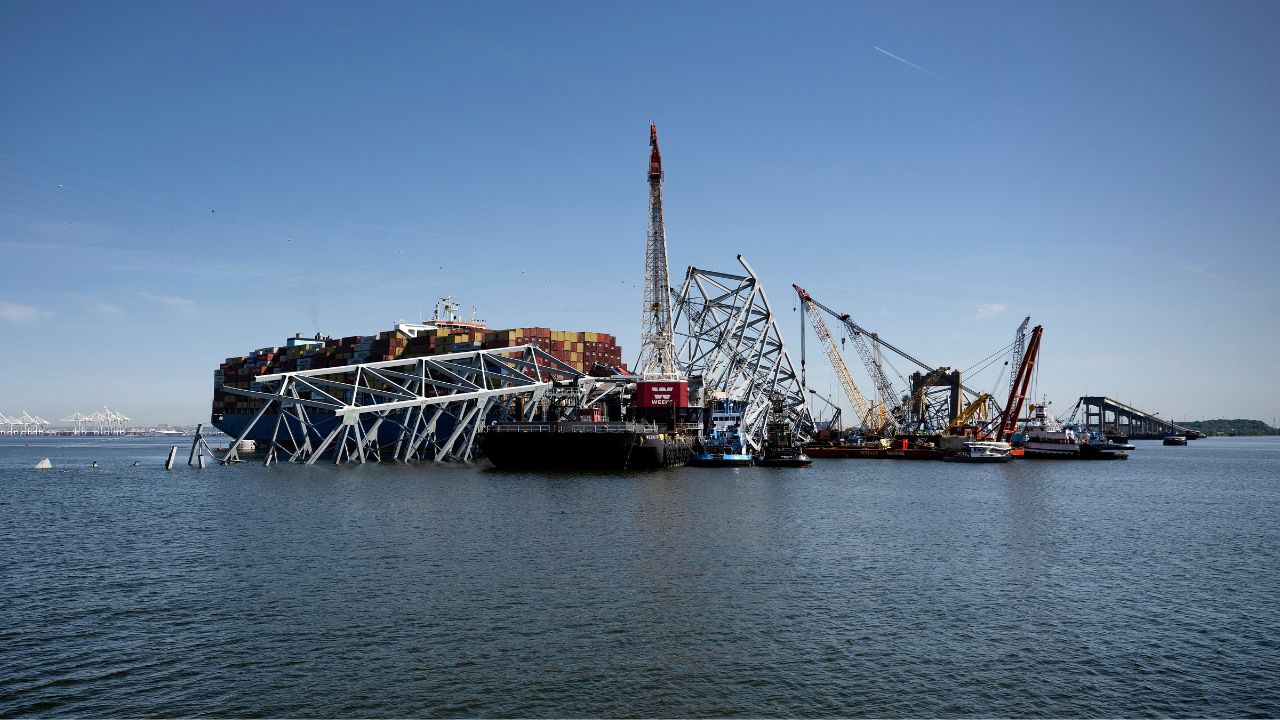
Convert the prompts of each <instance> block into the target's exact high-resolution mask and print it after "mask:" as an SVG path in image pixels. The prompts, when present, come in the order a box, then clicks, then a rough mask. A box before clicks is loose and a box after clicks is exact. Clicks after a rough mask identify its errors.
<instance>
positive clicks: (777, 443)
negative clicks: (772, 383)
mask: <svg viewBox="0 0 1280 720" xmlns="http://www.w3.org/2000/svg"><path fill="white" fill-rule="evenodd" d="M756 464H757V465H760V466H761V467H809V466H810V465H812V464H813V460H812V459H811V458H810V457H809V456H808V455H805V454H804V450H802V449H801V448H800V446H799V445H797V444H796V437H795V433H793V432H792V430H791V425H790V424H789V423H788V422H787V421H786V419H785V416H784V414H783V407H782V397H781V396H775V397H774V398H773V414H772V415H770V416H769V423H768V424H767V425H766V426H765V441H764V452H763V453H761V454H760V455H759V456H758V457H756Z"/></svg>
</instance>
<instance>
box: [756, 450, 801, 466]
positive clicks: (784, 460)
mask: <svg viewBox="0 0 1280 720" xmlns="http://www.w3.org/2000/svg"><path fill="white" fill-rule="evenodd" d="M756 464H757V465H759V466H760V467H809V466H810V465H812V464H813V458H811V457H809V456H808V455H806V454H804V451H803V450H801V449H800V448H788V449H784V450H765V453H764V454H763V455H761V456H760V457H758V458H756Z"/></svg>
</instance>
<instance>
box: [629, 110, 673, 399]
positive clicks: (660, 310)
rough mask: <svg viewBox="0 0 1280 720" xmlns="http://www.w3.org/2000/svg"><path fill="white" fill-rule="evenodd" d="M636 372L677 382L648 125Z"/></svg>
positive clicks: (658, 168) (658, 172)
mask: <svg viewBox="0 0 1280 720" xmlns="http://www.w3.org/2000/svg"><path fill="white" fill-rule="evenodd" d="M636 372H637V373H638V374H640V375H642V376H643V377H644V378H645V379H646V380H679V379H680V371H679V368H678V367H677V366H676V346H675V332H674V331H673V329H672V324H671V283H670V277H669V274H668V272H667V231H666V227H665V224H664V222H663V218H662V155H661V154H660V153H659V152H658V126H657V125H655V124H653V123H649V232H648V239H647V242H646V244H645V255H644V313H643V318H642V320H641V325H640V357H639V359H637V360H636Z"/></svg>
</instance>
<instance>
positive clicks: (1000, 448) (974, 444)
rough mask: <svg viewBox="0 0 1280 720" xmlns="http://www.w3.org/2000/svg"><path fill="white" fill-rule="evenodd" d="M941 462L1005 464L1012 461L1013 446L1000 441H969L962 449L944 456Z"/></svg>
mask: <svg viewBox="0 0 1280 720" xmlns="http://www.w3.org/2000/svg"><path fill="white" fill-rule="evenodd" d="M942 460H943V462H963V463H1007V462H1012V461H1013V446H1012V445H1010V444H1009V443H1007V442H1004V441H1001V440H970V441H968V442H966V443H964V449H963V450H961V451H960V452H957V453H954V454H952V455H944V456H943V458H942Z"/></svg>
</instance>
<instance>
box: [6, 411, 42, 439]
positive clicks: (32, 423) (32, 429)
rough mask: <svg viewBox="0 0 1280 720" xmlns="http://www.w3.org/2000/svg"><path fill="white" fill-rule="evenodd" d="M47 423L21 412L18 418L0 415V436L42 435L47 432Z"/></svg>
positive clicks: (40, 418)
mask: <svg viewBox="0 0 1280 720" xmlns="http://www.w3.org/2000/svg"><path fill="white" fill-rule="evenodd" d="M48 427H49V421H48V420H45V419H44V418H42V417H38V416H35V415H32V414H30V413H28V412H27V411H26V410H23V411H22V415H20V416H18V417H10V416H8V415H5V414H4V413H0V435H44V434H45V433H46V432H48V429H47V428H48Z"/></svg>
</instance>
